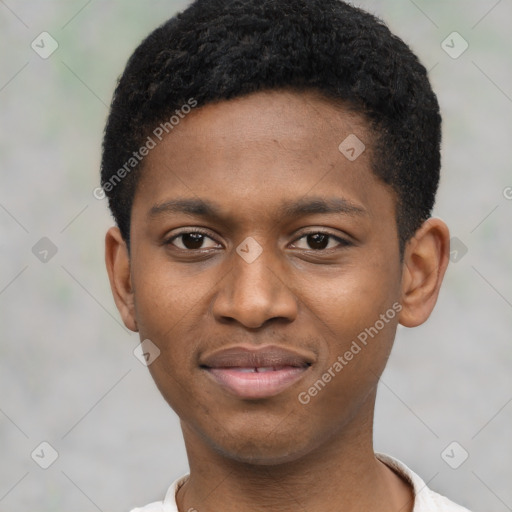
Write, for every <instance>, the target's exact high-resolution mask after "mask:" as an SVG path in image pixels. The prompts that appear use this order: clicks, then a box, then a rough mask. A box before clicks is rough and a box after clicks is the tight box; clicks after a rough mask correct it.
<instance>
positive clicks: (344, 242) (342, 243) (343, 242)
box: [164, 228, 353, 253]
mask: <svg viewBox="0 0 512 512" xmlns="http://www.w3.org/2000/svg"><path fill="white" fill-rule="evenodd" d="M193 233H197V234H200V235H204V236H205V237H207V238H209V239H210V240H213V241H214V242H216V243H219V242H217V240H215V239H214V238H213V237H212V236H210V234H209V233H208V232H206V231H203V230H202V229H191V228H189V229H187V231H182V232H181V233H177V234H175V235H172V237H170V238H168V239H167V240H165V242H164V243H165V245H173V243H172V242H173V241H174V240H176V239H177V238H179V237H180V236H183V235H188V234H193ZM309 235H325V236H328V237H329V238H332V239H334V240H336V241H337V242H338V244H339V245H338V246H336V247H330V248H329V249H303V250H309V251H312V252H316V253H321V252H330V251H332V250H335V249H339V248H340V247H347V246H350V245H353V244H352V243H351V242H349V241H348V240H346V239H344V238H341V237H339V236H336V235H333V234H332V233H329V232H328V231H308V232H305V233H302V234H301V236H299V237H298V238H296V239H295V242H297V241H298V240H302V239H303V238H305V237H307V236H309ZM174 247H175V248H176V249H177V250H179V251H184V252H190V253H193V252H195V251H204V250H205V249H182V248H181V247H176V246H174ZM206 250H209V249H206Z"/></svg>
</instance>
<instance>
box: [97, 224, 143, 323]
mask: <svg viewBox="0 0 512 512" xmlns="http://www.w3.org/2000/svg"><path fill="white" fill-rule="evenodd" d="M105 264H106V266H107V272H108V278H109V280H110V288H111V289H112V295H113V296H114V300H115V303H116V306H117V309H118V310H119V313H121V318H122V319H123V322H124V325H126V327H128V329H130V330H131V331H134V332H137V331H138V328H137V321H136V319H135V306H134V291H133V287H132V280H131V275H130V256H129V254H128V248H127V246H126V242H125V241H124V239H123V237H122V235H121V232H120V231H119V228H116V227H112V228H110V229H109V230H108V231H107V234H106V236H105Z"/></svg>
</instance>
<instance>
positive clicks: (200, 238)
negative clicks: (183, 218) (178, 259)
mask: <svg viewBox="0 0 512 512" xmlns="http://www.w3.org/2000/svg"><path fill="white" fill-rule="evenodd" d="M180 238H181V242H180V243H174V242H175V241H176V240H179V239H180ZM205 240H210V241H211V242H212V245H210V246H204V245H203V243H204V242H205ZM167 243H169V244H172V245H174V246H176V247H178V248H179V249H183V250H190V251H193V250H198V249H212V248H215V247H217V246H218V244H217V242H215V240H213V239H212V238H210V237H209V236H207V235H206V234H204V233H201V232H197V231H191V232H187V233H180V234H179V235H175V236H173V237H172V238H171V239H170V240H169V241H168V242H167Z"/></svg>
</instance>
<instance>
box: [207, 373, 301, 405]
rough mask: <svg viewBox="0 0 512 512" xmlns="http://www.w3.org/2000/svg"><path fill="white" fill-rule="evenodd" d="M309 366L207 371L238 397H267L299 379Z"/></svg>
mask: <svg viewBox="0 0 512 512" xmlns="http://www.w3.org/2000/svg"><path fill="white" fill-rule="evenodd" d="M308 368H309V367H305V368H297V367H292V366H287V367H283V368H282V369H280V370H275V371H274V370H273V371H268V372H242V371H240V370H236V369H234V368H208V369H207V372H208V374H209V375H211V376H212V377H213V379H214V380H215V381H216V382H217V383H218V384H220V385H221V386H223V387H224V388H225V389H226V390H227V391H228V392H229V393H231V394H233V395H235V396H237V397H239V398H249V399H250V398H252V399H256V398H268V397H272V396H275V395H278V394H279V393H281V392H282V391H284V390H285V389H286V388H288V387H290V386H292V385H293V384H295V383H296V382H297V381H298V380H300V379H301V378H302V377H303V375H304V373H305V372H306V371H307V370H308Z"/></svg>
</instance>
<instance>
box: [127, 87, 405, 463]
mask: <svg viewBox="0 0 512 512" xmlns="http://www.w3.org/2000/svg"><path fill="white" fill-rule="evenodd" d="M353 135H355V136H357V137H358V138H359V139H360V140H361V141H362V142H363V143H364V144H365V145H366V149H365V151H363V152H362V153H361V154H360V155H359V156H358V157H357V158H355V159H354V158H353V157H354V156H355V155H357V153H354V152H352V151H351V150H350V144H349V147H348V148H345V154H343V153H342V151H340V149H339V146H340V144H341V143H342V141H344V140H345V139H346V138H347V137H349V136H353ZM349 140H350V139H349ZM371 144H372V141H371V137H370V135H369V133H368V131H367V129H366V127H365V123H364V121H363V119H362V118H360V117H359V116H358V115H356V114H354V113H349V112H347V111H344V110H342V109H341V108H337V107H334V106H333V105H332V104H330V103H329V102H327V101H325V100H323V99H321V98H320V97H319V96H317V95H315V94H313V93H308V94H298V93H294V92H283V91H279V92H277V91H270V92H258V93H255V94H252V95H249V96H245V97H243V98H238V99H235V100H230V101H224V102H220V103H217V104H213V105H208V106H205V107H203V108H200V109H197V110H195V111H193V112H192V113H190V114H189V115H188V116H187V117H186V118H185V119H184V120H183V121H181V123H180V124H179V125H178V126H177V127H176V128H175V129H174V130H173V132H172V133H171V134H170V135H169V136H167V138H164V139H163V141H162V142H161V143H159V144H158V145H157V147H155V148H154V149H153V150H152V151H151V152H150V154H149V155H148V156H147V157H146V159H145V161H144V169H143V171H142V173H141V178H140V181H139V184H138V188H137V191H136V195H135V199H134V204H133V210H132V217H131V219H132V220H131V222H132V224H131V254H130V258H129V262H128V263H127V265H128V267H127V268H128V269H129V276H128V277H127V281H129V282H128V283H127V284H126V296H125V298H124V306H125V307H124V309H123V311H124V314H123V317H124V319H125V322H126V323H127V325H129V326H131V327H132V328H134V329H137V330H138V331H139V332H140V338H141V340H145V339H149V340H151V341H152V343H154V344H155V345H156V346H157V347H158V349H159V350H160V355H159V357H157V358H156V360H155V361H154V362H153V363H152V364H151V365H150V367H149V369H150V371H151V374H152V376H153V378H154V380H155V382H156V384H157V386H158V388H159V389H160V391H161V393H162V394H163V396H164V397H165V399H166V400H167V401H168V403H169V404H170V405H171V406H172V408H173V409H174V410H175V411H176V413H177V414H178V415H179V417H180V418H181V421H182V425H183V427H184V432H186V433H187V434H186V435H189V436H197V438H198V439H201V442H203V443H205V444H206V445H208V446H209V447H210V448H211V449H213V450H215V452H217V453H220V454H222V455H225V456H226V457H229V458H232V459H236V460H240V461H250V462H253V463H261V464H271V463H277V462H281V461H289V460H294V459H297V458H299V457H301V456H303V455H304V454H307V453H311V452H313V451H314V450H315V449H316V448H317V447H318V446H320V445H321V444H322V443H324V442H325V440H327V439H331V438H333V437H334V436H336V435H340V434H341V433H347V432H349V431H350V430H351V429H356V428H361V425H362V424H365V425H367V423H368V418H369V417H371V414H372V411H373V405H374V404H373V400H374V397H375V388H376V384H377V381H378V378H379V376H380V374H381V372H382V370H383V368H384V366H385V363H386V360H387V358H388V355H389V352H390V350H391V347H392V343H393V339H394V335H395V331H396V326H397V323H398V318H399V315H398V311H399V310H400V308H401V306H400V300H401V298H402V292H403V289H402V287H401V285H402V284H403V283H402V273H403V272H402V265H401V263H400V255H399V250H398V247H399V244H398V237H397V229H396V221H395V219H396V214H395V196H394V193H393V191H392V190H391V189H390V188H389V187H388V186H387V185H385V184H383V183H382V182H381V181H379V180H378V179H377V178H376V177H375V176H374V174H373V173H372V171H371ZM342 149H343V148H342ZM347 149H348V151H347ZM357 149H358V148H356V150H357ZM346 155H348V156H349V157H350V158H347V156H346ZM121 251H123V249H121ZM123 254H124V253H123ZM122 257H123V256H121V258H122ZM127 261H128V260H127ZM118 305H119V302H118ZM120 309H121V307H120ZM224 349H234V351H231V352H229V351H228V352H224V353H221V351H223V350H224ZM279 349H285V350H287V351H288V352H286V353H284V355H283V353H282V352H281V351H280V350H279ZM255 352H258V354H259V355H258V354H255ZM248 354H249V355H248ZM263 367H265V368H263ZM255 368H257V370H256V371H255ZM270 370H271V371H270ZM329 376H330V377H329ZM365 422H366V423H365ZM368 428H371V427H368Z"/></svg>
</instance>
